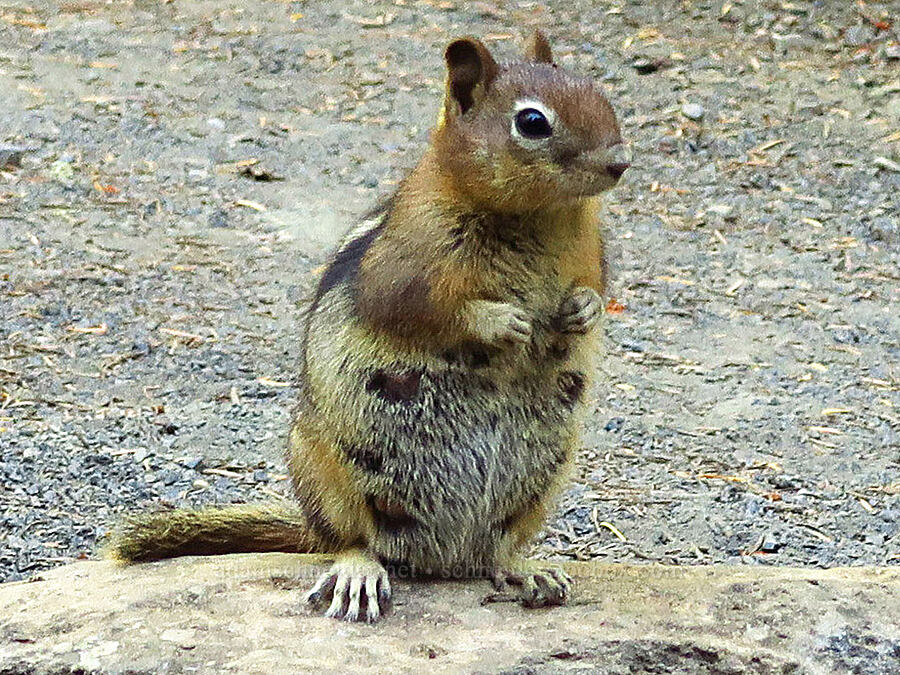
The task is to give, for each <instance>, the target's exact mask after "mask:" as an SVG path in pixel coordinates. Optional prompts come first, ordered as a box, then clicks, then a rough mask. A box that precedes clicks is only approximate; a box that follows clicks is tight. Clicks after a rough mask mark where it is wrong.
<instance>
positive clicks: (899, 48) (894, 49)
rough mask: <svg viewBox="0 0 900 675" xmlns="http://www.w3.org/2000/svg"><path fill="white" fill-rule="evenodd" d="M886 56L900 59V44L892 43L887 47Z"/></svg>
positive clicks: (885, 49)
mask: <svg viewBox="0 0 900 675" xmlns="http://www.w3.org/2000/svg"><path fill="white" fill-rule="evenodd" d="M884 56H885V58H888V59H900V44H892V45H888V46H887V47H885V48H884Z"/></svg>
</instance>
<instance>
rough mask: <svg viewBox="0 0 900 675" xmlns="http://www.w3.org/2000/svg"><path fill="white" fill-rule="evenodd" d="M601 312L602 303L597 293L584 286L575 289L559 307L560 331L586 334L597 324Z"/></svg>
mask: <svg viewBox="0 0 900 675" xmlns="http://www.w3.org/2000/svg"><path fill="white" fill-rule="evenodd" d="M602 311H603V301H602V300H601V299H600V296H599V295H598V294H597V291H595V290H594V289H593V288H588V287H586V286H581V287H579V288H576V289H575V290H574V291H572V295H570V296H569V297H568V298H566V300H565V301H564V302H563V303H562V306H561V307H560V313H559V325H560V330H562V331H563V332H564V333H586V332H588V331H589V330H590V329H591V328H592V327H593V326H594V324H595V323H597V320H598V319H599V318H600V315H601V313H602Z"/></svg>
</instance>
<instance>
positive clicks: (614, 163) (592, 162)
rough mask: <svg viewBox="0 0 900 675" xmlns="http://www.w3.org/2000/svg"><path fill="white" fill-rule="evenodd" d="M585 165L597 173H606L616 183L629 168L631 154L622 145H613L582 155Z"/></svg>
mask: <svg viewBox="0 0 900 675" xmlns="http://www.w3.org/2000/svg"><path fill="white" fill-rule="evenodd" d="M582 161H583V162H584V164H585V165H588V166H592V167H593V170H594V171H596V172H598V173H606V174H607V175H608V176H610V177H611V178H612V179H613V180H615V181H618V180H619V179H620V178H621V177H622V174H623V173H625V171H627V170H628V168H629V167H630V166H631V152H630V150H629V148H628V147H627V146H625V144H624V143H621V142H619V143H614V144H613V145H610V146H607V147H605V148H596V149H594V150H591V151H590V152H587V153H584V154H583V155H582Z"/></svg>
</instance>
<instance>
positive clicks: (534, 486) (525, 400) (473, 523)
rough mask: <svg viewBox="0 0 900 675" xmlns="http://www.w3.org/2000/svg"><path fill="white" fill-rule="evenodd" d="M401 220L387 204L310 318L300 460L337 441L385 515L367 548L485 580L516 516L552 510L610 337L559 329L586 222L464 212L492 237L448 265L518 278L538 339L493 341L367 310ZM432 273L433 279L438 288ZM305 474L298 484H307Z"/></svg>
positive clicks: (330, 276)
mask: <svg viewBox="0 0 900 675" xmlns="http://www.w3.org/2000/svg"><path fill="white" fill-rule="evenodd" d="M400 198H402V189H401V194H400ZM391 216H392V205H391V204H388V206H387V207H386V209H385V210H384V211H383V212H382V213H380V214H378V216H377V217H376V218H373V219H370V220H368V221H366V222H364V224H363V225H362V226H361V227H360V228H358V229H357V230H356V231H354V232H353V233H352V234H351V235H350V236H349V237H348V238H347V240H345V242H344V244H343V245H342V246H341V247H340V249H339V250H338V253H337V254H336V255H335V256H334V258H333V261H332V263H331V265H330V266H329V267H328V268H327V269H326V271H325V273H324V275H323V278H322V281H321V283H320V292H319V293H318V294H317V297H316V299H315V301H314V303H313V305H312V307H311V309H310V312H309V315H308V323H307V334H306V338H305V344H304V350H305V358H304V364H305V365H304V368H305V372H304V377H303V381H304V382H305V385H304V390H303V392H302V394H301V403H300V407H301V408H300V411H299V414H298V416H297V424H296V426H295V435H296V439H295V442H294V443H292V447H291V449H290V452H291V459H292V462H291V464H292V467H301V466H306V465H308V463H309V461H310V459H311V458H309V457H306V455H307V454H308V453H310V451H312V452H314V453H316V454H320V452H321V451H320V450H319V449H318V448H320V447H321V445H322V444H325V445H329V446H331V447H332V448H333V449H334V452H335V453H336V454H337V455H338V456H339V461H341V463H342V464H343V465H344V466H347V467H351V468H350V473H351V475H350V476H348V478H349V480H350V482H352V483H353V484H355V485H356V486H357V489H358V490H359V493H360V497H358V498H357V499H358V501H362V502H363V503H364V504H365V507H367V509H368V510H369V512H370V513H371V514H372V523H371V524H370V526H369V527H368V531H367V532H366V535H365V543H366V547H367V548H368V550H370V551H372V552H373V553H375V554H377V555H378V557H380V558H381V559H383V560H386V561H392V562H394V563H397V564H400V565H407V566H409V567H410V568H411V569H413V570H415V571H417V572H418V573H425V574H442V575H450V576H479V575H483V574H484V573H487V572H488V571H490V570H492V569H494V567H495V566H496V564H498V558H500V557H502V556H503V555H505V551H503V550H502V549H503V547H504V545H503V542H504V540H505V538H506V536H507V535H508V530H509V528H510V524H511V523H512V522H514V521H516V520H517V518H518V517H519V516H520V515H521V514H523V513H527V512H529V511H530V510H532V509H539V508H541V506H542V505H543V504H545V503H546V502H547V501H548V497H549V496H551V494H552V493H553V492H555V491H556V490H557V488H558V486H559V485H560V483H561V479H562V478H564V476H565V474H566V471H567V469H568V467H569V465H570V464H571V460H572V455H573V451H574V448H575V443H576V441H577V428H578V426H579V422H580V414H581V412H582V411H583V409H584V401H585V397H586V395H587V393H588V389H589V387H590V381H589V380H590V373H591V372H592V370H593V368H592V357H593V354H594V352H595V351H596V350H595V342H596V339H595V335H596V332H592V333H591V334H588V335H579V334H564V333H563V332H561V331H560V327H559V325H558V315H559V309H560V306H561V304H562V303H563V301H564V299H565V298H566V297H567V295H568V294H570V293H571V291H572V287H573V286H574V285H575V284H576V280H575V279H574V278H567V277H566V276H564V274H560V270H561V269H563V271H564V265H563V264H562V262H561V260H564V259H565V258H566V255H565V253H566V251H567V250H568V249H569V248H570V246H567V243H568V244H572V243H573V242H565V241H564V240H562V241H561V235H563V234H571V235H577V234H578V228H579V223H578V222H575V223H568V224H567V225H568V226H570V229H571V233H563V232H559V231H547V232H545V233H544V234H542V233H541V230H540V228H535V227H531V226H529V225H528V224H527V223H525V224H523V223H522V222H521V218H511V217H506V218H505V219H502V220H505V221H506V222H473V220H472V219H471V218H469V219H466V218H462V219H459V218H458V219H457V220H461V221H462V222H463V225H461V226H457V229H459V228H462V230H463V231H457V232H456V234H455V236H456V237H457V238H458V237H464V236H465V235H467V234H468V235H470V237H471V239H472V240H473V241H476V242H477V247H476V246H474V245H473V247H472V248H471V249H470V247H469V246H468V245H467V243H465V242H463V243H461V244H460V243H457V242H456V241H451V242H450V243H449V244H448V245H447V248H446V250H442V251H440V253H439V256H440V258H441V260H445V259H446V256H447V255H453V256H456V258H457V260H458V265H459V267H460V268H464V269H473V270H478V268H479V266H480V265H481V266H484V267H485V268H487V272H484V273H483V277H484V278H491V279H497V278H502V279H503V280H504V281H503V286H504V287H505V288H504V289H493V290H492V297H494V298H496V299H497V300H500V301H502V300H509V301H510V302H513V303H516V304H518V305H520V306H522V307H527V308H528V311H529V314H530V318H531V329H532V332H531V336H530V339H529V340H528V341H527V342H525V343H524V344H516V345H500V346H494V345H489V344H483V343H480V342H478V341H475V340H467V339H462V340H459V341H457V342H453V341H451V340H435V339H434V337H435V334H436V332H435V331H434V327H433V326H427V327H426V329H425V330H423V332H422V334H421V335H416V334H415V332H414V331H413V330H410V329H407V330H402V331H400V332H397V331H394V330H392V328H391V326H380V325H377V324H373V323H372V322H370V321H368V320H367V318H366V316H365V313H364V310H361V307H360V305H361V301H360V297H361V295H362V294H363V293H364V290H365V289H364V288H363V287H362V284H363V283H364V277H363V276H362V269H363V267H364V264H365V261H366V259H367V256H370V255H373V254H376V255H380V256H382V259H381V262H380V264H382V265H384V264H386V263H385V258H388V257H389V252H388V251H385V250H382V251H378V247H379V245H382V246H385V247H386V246H388V245H393V242H392V241H391V237H390V227H391V222H390V220H391ZM483 219H486V218H484V217H483ZM577 220H578V218H576V221H577ZM585 223H589V225H587V227H589V228H590V231H596V225H595V224H594V223H593V222H592V221H591V220H590V219H589V218H587V217H585ZM467 228H478V231H477V232H473V233H468V232H465V231H464V230H466V229H467ZM444 229H445V230H446V229H448V228H446V227H445V228H444ZM449 229H454V228H449ZM557 229H558V228H557ZM542 236H544V237H546V241H542V240H541V237H542ZM583 243H584V242H581V244H582V245H583ZM421 259H422V256H421V255H420V260H421ZM398 265H399V264H398ZM399 266H401V267H402V265H399ZM427 267H428V266H427V264H426V265H424V266H423V268H421V269H420V270H419V271H420V272H425V276H424V277H423V278H421V279H419V280H418V283H419V284H424V285H427V284H428V278H427V277H428V274H427V272H428V269H427ZM593 268H594V269H596V268H598V266H597V262H596V259H594V263H593ZM389 269H397V266H389ZM496 270H502V276H500V275H499V274H498V273H497V271H496ZM478 271H479V273H482V270H478ZM417 290H418V292H424V291H427V290H428V289H427V288H420V289H417ZM600 290H602V289H600ZM504 292H505V294H506V295H507V296H508V297H504V295H503V293H504ZM438 333H439V331H438ZM315 419H326V420H328V421H329V423H328V425H327V427H324V426H323V427H319V425H317V424H315V423H314V422H311V421H312V420H315ZM299 473H300V474H303V473H304V472H303V471H302V470H301V471H300V472H299ZM299 482H300V484H298V485H297V492H298V494H299V493H307V494H308V493H309V489H308V488H309V486H308V485H303V484H302V483H303V481H302V476H301V479H300V481H299ZM301 501H302V497H301ZM325 515H326V518H327V519H328V520H329V521H331V522H334V521H340V516H338V517H336V518H335V517H334V516H333V515H332V514H325ZM479 572H480V573H479Z"/></svg>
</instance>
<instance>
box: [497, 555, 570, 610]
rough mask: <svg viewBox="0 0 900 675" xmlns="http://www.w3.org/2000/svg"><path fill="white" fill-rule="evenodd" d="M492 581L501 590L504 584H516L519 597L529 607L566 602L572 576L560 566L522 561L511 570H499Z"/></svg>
mask: <svg viewBox="0 0 900 675" xmlns="http://www.w3.org/2000/svg"><path fill="white" fill-rule="evenodd" d="M492 581H493V583H494V588H496V589H497V590H502V589H503V588H504V587H505V586H506V584H510V585H513V586H518V587H519V598H520V600H521V601H522V604H523V605H524V606H525V607H529V608H533V607H546V606H549V605H564V604H566V602H567V601H568V599H569V587H570V586H571V584H572V578H571V577H570V576H569V575H568V574H566V573H565V571H564V570H562V569H561V568H559V567H551V566H547V567H543V566H538V565H537V564H534V563H524V564H523V565H522V567H521V568H517V569H513V570H499V571H498V572H495V574H494V575H493V578H492Z"/></svg>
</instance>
